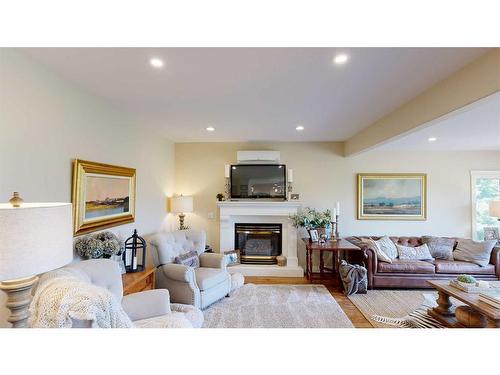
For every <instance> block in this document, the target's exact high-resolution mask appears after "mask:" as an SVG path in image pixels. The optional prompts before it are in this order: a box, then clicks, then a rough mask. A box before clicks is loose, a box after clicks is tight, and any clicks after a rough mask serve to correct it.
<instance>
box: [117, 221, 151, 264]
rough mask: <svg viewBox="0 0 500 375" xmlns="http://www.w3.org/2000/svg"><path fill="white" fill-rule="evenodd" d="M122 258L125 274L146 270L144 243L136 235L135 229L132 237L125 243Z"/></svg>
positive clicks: (142, 239)
mask: <svg viewBox="0 0 500 375" xmlns="http://www.w3.org/2000/svg"><path fill="white" fill-rule="evenodd" d="M122 257H123V263H125V270H126V271H127V273H129V272H140V271H144V270H145V269H146V241H144V238H142V237H140V236H139V235H138V234H137V229H134V234H133V235H132V237H129V238H127V240H126V241H125V249H124V251H123V255H122Z"/></svg>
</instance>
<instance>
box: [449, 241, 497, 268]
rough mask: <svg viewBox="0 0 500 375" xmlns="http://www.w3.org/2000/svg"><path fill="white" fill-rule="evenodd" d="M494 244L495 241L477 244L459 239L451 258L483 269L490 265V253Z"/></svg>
mask: <svg viewBox="0 0 500 375" xmlns="http://www.w3.org/2000/svg"><path fill="white" fill-rule="evenodd" d="M496 243H497V240H489V241H482V242H477V241H473V240H466V239H460V240H458V244H457V248H456V249H455V251H454V252H453V258H454V259H455V260H462V261H465V262H471V263H475V264H478V265H480V266H481V267H485V266H487V265H488V263H490V257H491V251H492V250H493V248H494V247H495V245H496Z"/></svg>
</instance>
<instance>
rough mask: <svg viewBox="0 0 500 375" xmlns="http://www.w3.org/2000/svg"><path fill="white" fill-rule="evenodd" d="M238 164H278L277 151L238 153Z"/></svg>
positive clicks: (278, 156)
mask: <svg viewBox="0 0 500 375" xmlns="http://www.w3.org/2000/svg"><path fill="white" fill-rule="evenodd" d="M237 159H238V163H239V164H279V163H280V152H279V151H238V153H237Z"/></svg>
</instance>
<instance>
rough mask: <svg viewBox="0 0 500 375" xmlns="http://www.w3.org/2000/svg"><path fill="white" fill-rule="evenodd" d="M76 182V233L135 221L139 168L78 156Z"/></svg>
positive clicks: (75, 161) (75, 166)
mask: <svg viewBox="0 0 500 375" xmlns="http://www.w3.org/2000/svg"><path fill="white" fill-rule="evenodd" d="M72 181H73V183H72V203H73V235H74V236H79V235H81V234H85V233H90V232H93V231H96V230H101V229H104V228H110V227H114V226H118V225H122V224H126V223H133V222H134V221H135V198H136V191H135V190H136V171H135V169H133V168H127V167H120V166H116V165H110V164H103V163H96V162H92V161H86V160H79V159H75V160H74V162H73V179H72Z"/></svg>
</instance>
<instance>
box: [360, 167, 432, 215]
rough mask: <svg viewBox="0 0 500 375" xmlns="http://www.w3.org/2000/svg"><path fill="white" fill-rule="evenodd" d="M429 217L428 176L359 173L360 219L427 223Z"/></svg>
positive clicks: (419, 174)
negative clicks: (425, 221)
mask: <svg viewBox="0 0 500 375" xmlns="http://www.w3.org/2000/svg"><path fill="white" fill-rule="evenodd" d="M426 218H427V175H426V174H422V173H402V174H398V173H388V174H383V173H359V174H358V220H426Z"/></svg>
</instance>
